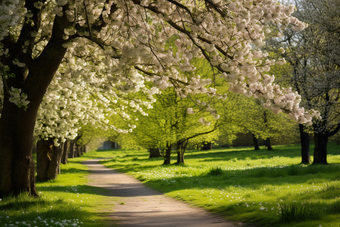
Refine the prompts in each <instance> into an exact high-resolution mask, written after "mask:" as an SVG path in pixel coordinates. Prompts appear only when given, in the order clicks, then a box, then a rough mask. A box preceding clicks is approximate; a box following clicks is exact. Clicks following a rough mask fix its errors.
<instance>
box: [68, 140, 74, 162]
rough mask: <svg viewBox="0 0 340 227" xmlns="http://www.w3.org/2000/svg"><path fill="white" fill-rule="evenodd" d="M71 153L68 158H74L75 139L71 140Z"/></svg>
mask: <svg viewBox="0 0 340 227" xmlns="http://www.w3.org/2000/svg"><path fill="white" fill-rule="evenodd" d="M69 150H70V151H69V153H68V158H74V153H75V152H74V151H75V149H74V140H71V141H70V148H69Z"/></svg>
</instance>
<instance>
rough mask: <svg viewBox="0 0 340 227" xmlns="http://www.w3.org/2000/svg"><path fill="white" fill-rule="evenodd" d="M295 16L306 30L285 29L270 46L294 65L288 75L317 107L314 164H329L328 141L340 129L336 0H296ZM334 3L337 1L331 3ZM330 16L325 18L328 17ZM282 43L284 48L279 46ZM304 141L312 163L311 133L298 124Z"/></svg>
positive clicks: (306, 100) (307, 101)
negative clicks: (304, 23) (307, 24)
mask: <svg viewBox="0 0 340 227" xmlns="http://www.w3.org/2000/svg"><path fill="white" fill-rule="evenodd" d="M296 3H297V7H298V10H297V12H296V13H295V16H296V17H297V18H299V19H300V20H303V21H306V22H308V23H309V27H308V28H307V29H305V30H303V31H295V30H294V29H286V30H284V31H283V37H282V38H281V39H272V40H270V42H268V44H269V45H268V48H267V49H270V51H272V52H276V53H279V52H281V54H280V55H281V56H282V57H285V59H286V60H287V62H288V63H289V64H290V65H291V70H290V71H289V73H288V75H287V76H286V78H288V79H289V80H290V82H291V83H292V84H294V88H295V89H296V90H297V91H298V92H299V93H300V94H301V95H302V97H303V102H302V104H303V106H305V107H306V108H316V109H318V110H319V111H320V114H321V116H322V118H318V119H315V120H314V121H313V126H312V128H311V129H310V130H311V131H312V132H313V133H314V142H315V148H314V160H313V164H320V163H322V164H327V142H328V140H329V138H330V137H331V136H333V135H334V134H336V133H337V132H338V131H339V130H340V119H339V104H340V103H339V92H338V89H339V82H340V81H339V78H340V77H339V75H340V74H339V73H340V71H339V65H338V64H337V61H338V60H336V58H337V57H335V56H334V53H336V52H337V53H338V52H339V50H340V49H339V47H338V46H337V45H335V44H336V43H339V37H337V36H335V34H336V33H335V31H336V28H339V26H338V22H339V18H340V15H339V12H338V10H337V7H335V6H337V5H339V2H337V1H313V0H304V1H299V2H296ZM332 3H334V4H335V5H332ZM323 16H324V17H326V18H328V19H327V20H325V18H321V17H323ZM279 47H281V49H279ZM299 128H300V135H301V144H302V162H303V163H309V161H310V159H309V145H308V135H307V133H305V131H306V130H308V129H306V128H305V127H304V126H303V125H300V126H299Z"/></svg>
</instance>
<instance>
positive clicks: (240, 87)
mask: <svg viewBox="0 0 340 227" xmlns="http://www.w3.org/2000/svg"><path fill="white" fill-rule="evenodd" d="M0 4H1V7H0V10H1V13H0V15H2V23H1V27H0V34H1V36H0V41H1V44H0V49H1V56H0V61H1V70H0V71H1V77H2V82H3V94H4V99H3V109H2V114H1V119H0V160H1V161H2V165H1V167H0V194H3V195H6V194H9V193H13V194H19V193H20V192H23V191H27V192H28V193H30V194H32V195H36V190H35V183H34V161H33V159H32V154H31V150H32V149H31V148H32V141H33V140H32V138H33V131H34V126H35V119H36V115H37V111H38V108H39V105H40V103H41V101H42V99H43V97H44V95H45V93H46V90H47V88H48V86H49V84H50V83H51V81H52V79H53V77H54V75H55V74H56V72H57V71H58V69H59V70H62V71H63V69H62V68H60V65H61V62H62V61H64V62H65V63H68V64H73V63H74V62H77V65H76V66H73V70H70V71H65V73H67V74H68V75H71V76H72V77H79V75H80V74H81V75H82V76H83V77H82V78H81V80H80V83H81V81H86V82H89V83H90V84H91V85H92V86H93V87H94V88H95V90H96V91H97V92H98V93H100V92H102V93H106V92H109V91H110V90H111V89H112V88H113V87H114V88H116V89H117V90H120V91H121V92H122V93H129V92H131V91H133V90H136V89H139V87H138V86H139V84H141V82H143V81H144V80H152V81H153V82H154V86H156V87H162V88H165V87H167V86H174V87H175V88H176V91H177V92H178V93H179V95H181V96H186V95H187V94H188V93H207V94H209V95H217V94H215V90H214V89H206V88H205V85H207V83H211V82H212V81H206V82H202V80H201V79H200V78H198V77H195V76H191V77H190V78H189V80H187V77H185V78H183V77H181V76H179V74H178V71H179V70H180V71H182V72H192V71H193V69H194V68H193V66H192V64H191V63H190V60H191V58H192V56H202V57H205V58H206V59H207V60H208V61H209V62H210V64H211V65H212V66H214V67H215V68H216V69H218V71H219V73H221V74H222V75H223V76H224V77H225V78H226V79H227V80H228V81H229V82H230V83H231V88H230V89H231V90H232V91H234V92H238V93H243V94H247V95H248V96H250V95H255V96H256V97H258V98H264V99H266V100H268V102H273V103H274V99H275V100H278V98H279V100H280V101H279V102H275V103H274V107H273V109H275V110H276V111H277V110H280V109H282V110H284V111H285V112H287V113H291V114H292V115H294V116H296V117H297V118H300V121H301V122H308V120H307V119H306V118H305V117H304V116H303V114H304V111H303V110H302V109H300V108H299V105H298V103H299V101H295V98H296V96H292V95H291V91H289V90H281V89H280V87H278V86H276V85H273V84H272V83H267V79H266V78H265V77H264V76H262V75H261V72H263V71H268V70H266V69H267V68H268V67H270V65H271V63H272V61H265V59H266V54H264V53H262V52H261V51H260V50H258V51H256V52H252V51H251V49H252V45H251V44H255V45H259V44H262V43H263V42H262V40H263V38H264V33H263V29H262V28H263V23H265V22H268V21H270V20H275V21H278V22H280V21H281V22H282V23H283V24H287V23H288V22H289V21H290V22H291V23H292V24H294V26H296V27H297V28H298V29H303V28H304V26H305V25H304V23H301V22H300V21H299V20H295V19H294V20H293V19H292V20H291V19H290V18H292V17H291V16H290V15H291V13H292V12H293V11H294V7H292V6H289V7H286V6H283V5H280V4H276V2H275V1H255V2H253V1H235V2H229V1H221V2H212V1H210V0H206V1H199V2H197V3H196V2H195V1H193V2H186V3H182V2H178V1H173V0H168V1H158V2H149V1H148V0H143V1H140V0H128V1H120V0H116V1H105V0H90V1H85V2H84V1H74V0H56V1H45V0H43V1H38V0H34V1H28V0H27V1H23V0H22V1H8V0H5V1H1V3H0ZM207 28H209V29H207ZM174 34H177V35H178V36H179V38H180V39H177V41H176V46H177V48H178V50H177V54H176V55H175V56H174V55H173V52H172V48H169V49H167V46H166V43H167V41H168V39H169V37H171V36H172V35H174ZM255 59H256V60H255ZM258 59H263V61H259V60H258ZM136 71H139V73H140V74H139V75H141V76H137V77H136V76H135V75H136ZM131 78H133V79H131ZM134 79H138V80H139V81H135V82H133V80H134ZM264 87H268V88H270V89H264ZM112 95H114V92H112ZM288 96H289V97H290V98H289V99H288ZM117 98H119V97H118V95H117ZM286 102H293V103H294V105H293V106H291V105H287V106H286V104H285V103H286ZM124 106H125V105H124ZM124 106H122V108H123V107H124ZM308 119H309V116H308Z"/></svg>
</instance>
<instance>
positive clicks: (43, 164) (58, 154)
mask: <svg viewBox="0 0 340 227" xmlns="http://www.w3.org/2000/svg"><path fill="white" fill-rule="evenodd" d="M62 147H63V146H62V145H60V146H59V147H55V146H54V144H53V139H48V140H39V141H38V154H37V181H48V180H53V179H56V178H57V176H58V174H60V163H61V158H62V151H63V148H62Z"/></svg>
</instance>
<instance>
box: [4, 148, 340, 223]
mask: <svg viewBox="0 0 340 227" xmlns="http://www.w3.org/2000/svg"><path fill="white" fill-rule="evenodd" d="M273 148H274V150H272V151H267V150H265V148H264V147H261V150H259V151H254V150H253V148H252V147H238V148H217V149H213V150H210V151H199V150H189V151H187V152H186V155H185V163H186V164H185V165H174V164H172V165H168V166H163V165H162V163H163V159H162V158H153V159H149V158H148V153H147V152H142V151H136V150H120V149H118V150H104V151H91V152H88V153H86V154H85V155H84V156H82V157H80V158H74V159H69V163H68V164H67V165H62V166H61V174H60V175H59V176H58V179H57V180H54V181H49V182H45V183H37V191H38V193H39V195H40V197H39V198H38V199H37V198H30V197H28V196H27V195H25V194H23V195H21V196H19V197H17V198H13V197H10V198H5V199H4V200H3V201H0V226H18V227H21V226H32V227H34V226H38V227H41V226H58V227H62V226H74V227H76V226H84V227H87V226H96V227H97V226H98V227H104V226H108V224H110V225H114V224H115V223H117V221H112V220H109V219H108V218H107V217H106V215H107V214H108V213H110V212H114V205H115V204H119V202H120V201H119V200H118V199H117V198H115V197H112V196H110V198H112V199H110V200H109V199H107V196H109V195H108V192H107V191H106V190H104V189H100V188H96V187H92V186H87V185H86V183H87V175H88V170H87V167H86V166H84V165H82V164H81V162H82V161H84V160H86V159H91V158H100V157H112V158H110V159H107V160H103V161H101V162H102V163H103V164H104V165H105V166H107V167H109V168H114V169H117V170H118V171H120V172H124V173H127V174H130V175H133V176H135V177H136V178H137V179H139V180H140V181H142V182H143V183H145V184H146V185H147V186H149V187H152V188H154V189H156V190H159V191H161V192H163V193H165V194H166V195H168V196H171V197H174V198H176V199H178V200H183V201H186V202H187V203H189V204H191V205H192V206H198V207H203V208H205V209H207V210H209V211H211V212H214V213H217V214H219V215H221V216H224V217H225V218H227V219H229V220H233V221H235V222H239V221H241V222H244V223H246V224H252V225H255V226H283V227H285V226H291V227H305V226H306V227H313V226H316V227H321V226H323V227H331V226H332V227H336V226H340V199H339V198H340V155H339V150H340V146H338V145H336V144H330V145H329V147H328V148H329V149H328V151H329V155H328V161H329V163H330V164H329V165H316V166H313V165H302V164H299V163H300V161H301V160H300V159H301V158H300V148H299V146H298V145H284V146H274V147H273ZM311 150H313V147H312V148H311ZM172 159H173V160H172V162H173V163H174V162H175V159H176V157H175V154H173V157H172Z"/></svg>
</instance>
